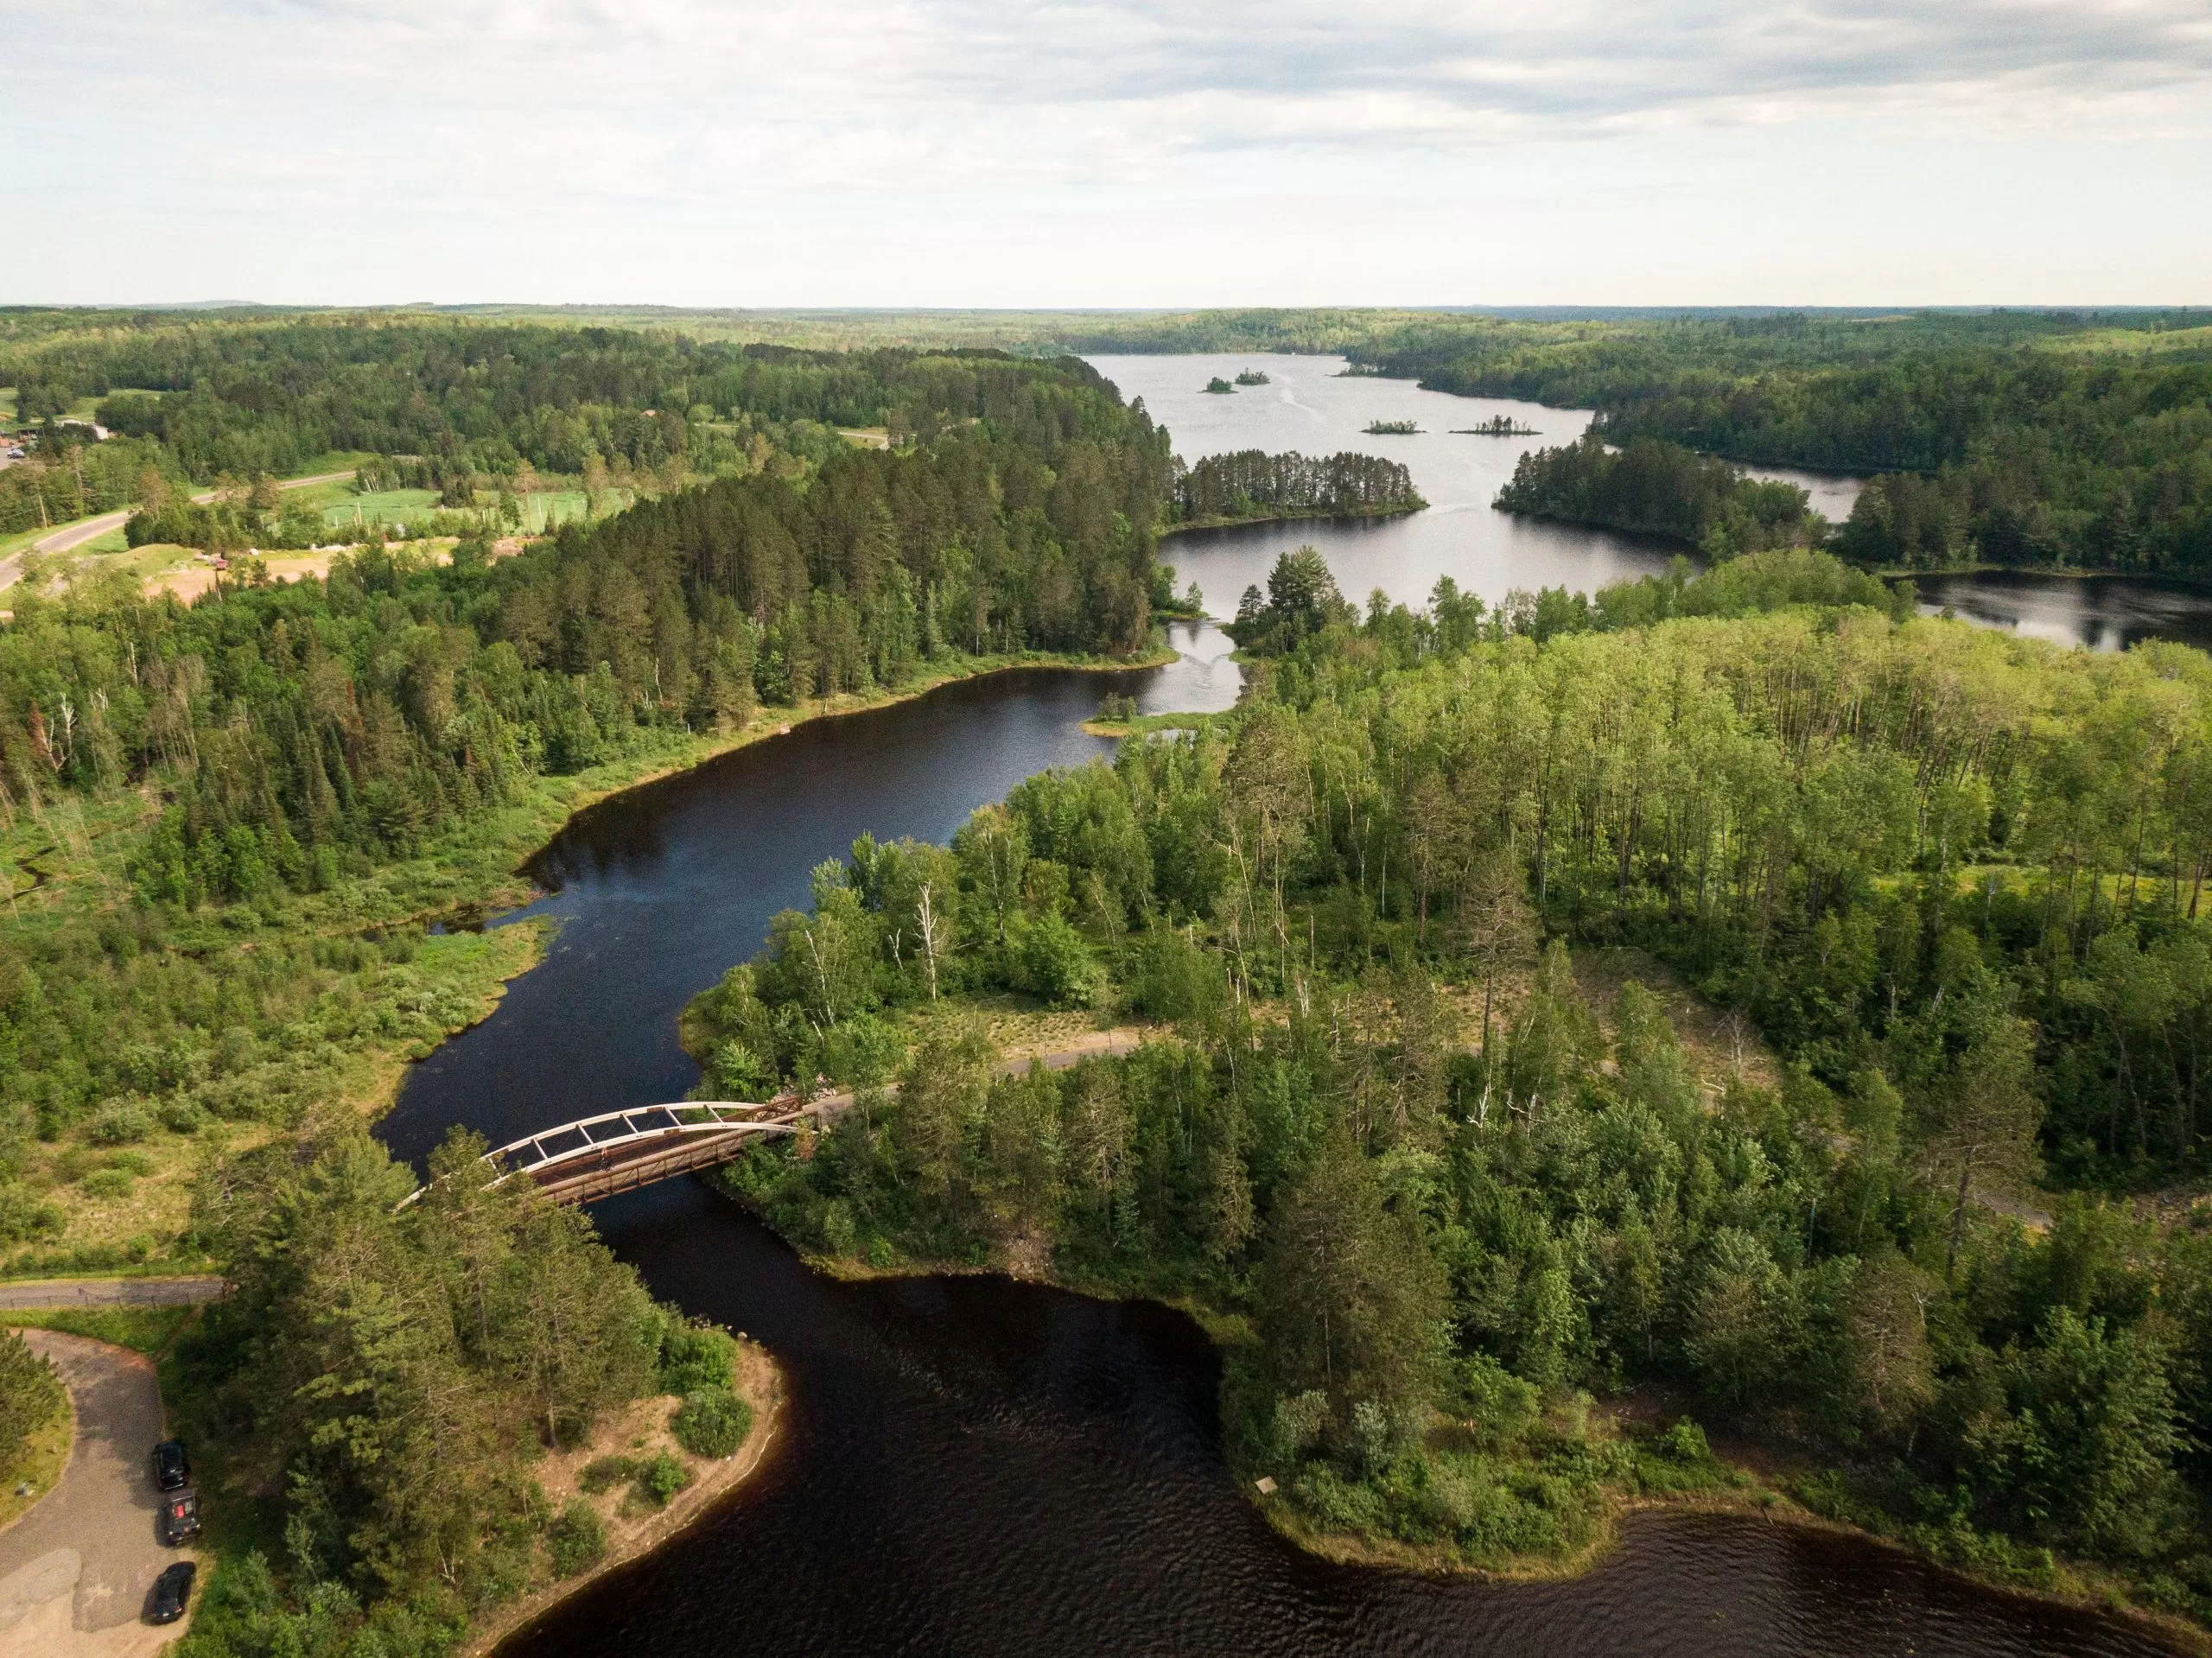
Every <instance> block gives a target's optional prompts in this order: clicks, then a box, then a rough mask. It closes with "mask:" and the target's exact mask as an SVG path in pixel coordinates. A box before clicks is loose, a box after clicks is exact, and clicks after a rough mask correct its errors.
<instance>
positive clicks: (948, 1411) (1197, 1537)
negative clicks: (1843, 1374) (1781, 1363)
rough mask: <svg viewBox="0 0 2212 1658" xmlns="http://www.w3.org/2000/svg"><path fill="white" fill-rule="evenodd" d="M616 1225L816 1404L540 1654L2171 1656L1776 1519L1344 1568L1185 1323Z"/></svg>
mask: <svg viewBox="0 0 2212 1658" xmlns="http://www.w3.org/2000/svg"><path fill="white" fill-rule="evenodd" d="M596 1214H597V1217H598V1218H599V1221H600V1223H601V1226H602V1228H603V1229H605V1232H606V1235H607V1237H608V1238H609V1239H610V1240H611V1241H612V1242H613V1243H614V1245H615V1247H616V1248H618V1249H619V1250H620V1252H621V1254H622V1255H623V1257H624V1259H626V1260H628V1261H634V1262H636V1263H637V1264H638V1266H639V1268H640V1270H642V1271H643V1272H644V1274H645V1277H646V1280H647V1281H648V1282H649V1283H650V1284H651V1285H652V1288H653V1290H654V1291H655V1293H658V1294H660V1295H663V1296H666V1297H669V1298H671V1299H675V1300H677V1302H679V1303H680V1304H681V1305H684V1306H686V1307H689V1308H691V1309H692V1310H694V1311H696V1312H701V1313H703V1314H705V1315H707V1316H709V1317H710V1318H717V1319H720V1320H722V1321H724V1322H726V1323H728V1324H731V1325H733V1326H734V1327H735V1328H738V1329H741V1330H745V1331H749V1332H751V1333H752V1334H753V1335H755V1336H758V1337H760V1338H761V1339H762V1340H764V1341H766V1343H767V1344H768V1345H769V1347H770V1348H771V1349H772V1350H773V1351H774V1352H775V1353H776V1355H777V1356H778V1358H779V1361H780V1362H781V1363H783V1364H784V1365H785V1367H786V1372H787V1375H789V1377H790V1380H791V1391H792V1394H793V1395H794V1397H795V1400H796V1409H795V1411H794V1413H793V1420H791V1423H790V1425H789V1427H788V1430H787V1434H788V1437H787V1438H786V1439H785V1441H784V1442H783V1444H782V1445H781V1447H780V1449H779V1452H777V1453H776V1455H775V1456H774V1458H772V1461H771V1464H770V1466H769V1467H768V1469H767V1470H766V1477H765V1478H764V1479H763V1480H762V1482H761V1483H760V1484H759V1485H758V1486H757V1487H756V1488H755V1489H753V1490H748V1491H744V1492H741V1493H740V1494H739V1495H738V1496H737V1497H736V1498H735V1500H734V1502H732V1503H731V1504H730V1506H728V1508H726V1509H722V1510H721V1511H720V1512H719V1513H718V1514H716V1515H715V1516H713V1517H712V1518H711V1519H710V1520H709V1521H707V1522H705V1523H703V1524H702V1525H701V1526H699V1527H698V1528H696V1529H694V1530H693V1531H692V1532H690V1534H686V1535H684V1536H683V1537H682V1538H680V1539H678V1540H677V1541H675V1542H674V1543H672V1544H671V1545H670V1546H669V1547H667V1548H666V1549H664V1551H663V1552H661V1553H658V1554H657V1555H655V1556H652V1557H651V1558H649V1559H647V1560H643V1561H640V1562H639V1563H638V1564H637V1565H636V1566H633V1567H632V1568H630V1569H628V1570H627V1571H626V1572H622V1573H621V1574H620V1575H619V1576H617V1577H615V1578H613V1579H610V1580H609V1581H608V1582H607V1583H605V1584H604V1585H598V1586H596V1587H594V1589H592V1590H590V1591H586V1592H585V1593H584V1594H583V1595H582V1596H580V1597H579V1598H577V1599H576V1600H575V1601H573V1602H571V1603H570V1604H568V1605H567V1606H565V1607H563V1608H560V1609H558V1610H556V1612H555V1613H554V1614H553V1615H552V1616H551V1617H548V1618H547V1619H546V1620H544V1621H543V1623H541V1624H539V1625H538V1626H537V1628H536V1629H532V1630H531V1631H528V1632H526V1633H525V1635H524V1636H523V1637H522V1638H521V1639H520V1640H519V1641H518V1642H516V1643H515V1644H514V1645H513V1647H512V1648H511V1650H512V1651H513V1652H516V1653H518V1654H528V1655H530V1658H569V1655H577V1658H582V1655H593V1658H597V1655H600V1654H605V1653H640V1654H643V1653H651V1654H655V1655H664V1658H715V1655H720V1654H722V1653H726V1652H737V1653H771V1654H785V1653H789V1654H800V1653H804V1654H806V1655H809V1658H828V1655H845V1654H850V1655H855V1658H861V1655H866V1658H874V1655H879V1654H885V1653H909V1654H931V1655H934V1654H967V1653H973V1654H989V1655H993V1658H1000V1655H1004V1658H1031V1655H1034V1658H1063V1655H1071V1654H1083V1655H1088V1654H1115V1655H1120V1654H1160V1655H1176V1658H1185V1655H1212V1654H1220V1655H1224V1658H1226V1655H1232V1654H1234V1655H1248V1654H1275V1655H1285V1658H1304V1655H1313V1658H1323V1655H1328V1658H1336V1655H1377V1658H1380V1655H1391V1658H1396V1655H1438V1658H1442V1655H1458V1654H1467V1655H1475V1654H1484V1655H1489V1654H1497V1655H1508V1654H1511V1655H1522V1658H1674V1655H1680V1658H1796V1655H1831V1654H1833V1655H1839V1658H1840V1655H1852V1658H1889V1655H1898V1658H1902V1655H1906V1654H1916V1655H1930V1658H1995V1655H1999V1654H2002V1655H2006V1658H2014V1655H2018V1658H2059V1655H2069V1658H2139V1655H2148V1654H2151V1653H2152V1652H2155V1651H2156V1650H2157V1649H2158V1648H2155V1647H2154V1646H2153V1645H2152V1644H2151V1643H2149V1642H2145V1641H2143V1640H2142V1639H2140V1638H2139V1637H2137V1636H2134V1635H2133V1634H2132V1633H2130V1632H2129V1631H2128V1630H2126V1629H2123V1628H2121V1627H2120V1626H2119V1625H2117V1624H2115V1623H2113V1622H2111V1621H2110V1620H2107V1619H2103V1618H2099V1617H2093V1616H2089V1615H2086V1614H2081V1613H2073V1612H2066V1611H2059V1610H2052V1609H2049V1608H2044V1607H2039V1606H2037V1605H2034V1604H2030V1603H2027V1602H2024V1601H2019V1600H2014V1599H2010V1598H2003V1597H1999V1596H1996V1595H1992V1594H1989V1593H1986V1592H1985V1591H1980V1590H1978V1589H1975V1588H1974V1587H1973V1586H1972V1585H1967V1584H1965V1583H1962V1582H1960V1581H1959V1580H1957V1579H1952V1578H1949V1577H1947V1576H1945V1575H1944V1574H1942V1573H1941V1572H1936V1571H1933V1570H1931V1569H1929V1567H1926V1566H1922V1565H1920V1564H1919V1563H1917V1562H1916V1561H1913V1560H1909V1559H1907V1558H1905V1557H1904V1556H1902V1555H1899V1554H1895V1553H1889V1552H1887V1551H1885V1550H1881V1549H1878V1548H1875V1547H1872V1546H1870V1545H1866V1544H1861V1543H1858V1542H1854V1541H1852V1540H1847V1539H1835V1538H1828V1537H1823V1536H1819V1535H1815V1534H1808V1533H1804V1532H1799V1531H1796V1530H1793V1529H1791V1528H1786V1527H1777V1526H1772V1525H1769V1524H1767V1523H1765V1522H1764V1521H1759V1520H1747V1519H1739V1518H1717V1517H1700V1516H1670V1517H1660V1516H1653V1517H1649V1518H1647V1519H1644V1520H1642V1521H1637V1522H1636V1523H1634V1524H1632V1525H1631V1526H1630V1528H1628V1532H1627V1534H1626V1537H1625V1540H1624V1545H1623V1547H1621V1548H1620V1549H1619V1550H1618V1551H1617V1552H1616V1553H1614V1554H1613V1555H1612V1556H1611V1558H1609V1559H1608V1560H1606V1561H1605V1562H1604V1563H1603V1564H1602V1565H1601V1566H1599V1568H1598V1569H1597V1570H1596V1571H1594V1572H1592V1573H1591V1574H1590V1575H1588V1576H1587V1577H1585V1578H1581V1579H1574V1580H1572V1581H1567V1582H1561V1583H1550V1584H1526V1585H1509V1584H1491V1583H1483V1582H1478V1581H1474V1580H1471V1579H1465V1578H1456V1579H1439V1578H1428V1577H1421V1576H1416V1575H1414V1574H1412V1573H1409V1572H1393V1571H1376V1570H1369V1569H1363V1568H1357V1567H1349V1566H1332V1565H1331V1564H1330V1563H1328V1562H1326V1561H1325V1560H1319V1559H1316V1558H1315V1557H1313V1556H1312V1555H1308V1554H1306V1553H1301V1552H1300V1551H1299V1550H1298V1549H1295V1548H1294V1547H1291V1546H1290V1545H1289V1544H1288V1543H1287V1542H1285V1541H1284V1540H1282V1539H1281V1538H1279V1537H1277V1536H1276V1535H1275V1534H1274V1533H1273V1532H1272V1531H1270V1530H1269V1529H1268V1525H1267V1523H1266V1521H1265V1520H1264V1519H1263V1518H1262V1515H1260V1513H1259V1511H1258V1510H1257V1509H1255V1508H1254V1507H1253V1506H1252V1505H1251V1504H1250V1503H1249V1502H1246V1501H1245V1500H1244V1498H1243V1496H1242V1495H1241V1494H1240V1493H1239V1492H1238V1491H1237V1490H1236V1487H1235V1485H1234V1484H1233V1483H1231V1481H1230V1477H1229V1471H1228V1468H1227V1466H1226V1464H1224V1459H1223V1455H1222V1447H1221V1435H1220V1429H1219V1426H1218V1423H1217V1415H1216V1405H1215V1401H1216V1398H1217V1386H1218V1376H1219V1369H1218V1360H1217V1357H1216V1356H1215V1354H1214V1352H1213V1350H1212V1349H1211V1346H1210V1345H1209V1344H1207V1343H1206V1341H1205V1338H1204V1337H1203V1336H1202V1335H1201V1334H1200V1332H1199V1331H1198V1329H1197V1328H1196V1327H1195V1326H1194V1325H1193V1324H1192V1323H1191V1322H1190V1321H1189V1320H1188V1319H1186V1318H1183V1317H1182V1316H1181V1315H1180V1314H1179V1313H1175V1312H1170V1311H1168V1310H1167V1309H1166V1308H1163V1307H1159V1306H1154V1305H1145V1304H1141V1303H1139V1304H1113V1303H1106V1302H1099V1301H1092V1300H1088V1299H1084V1298H1082V1297H1078V1296H1073V1295H1068V1294H1065V1293H1060V1292H1058V1291H1053V1290H1046V1289H1041V1288H1039V1287H1036V1286H1030V1285H1020V1284H1014V1283H1009V1282H1007V1280H1002V1279H995V1278H957V1279H925V1280H892V1281H885V1282H877V1283H868V1284H842V1283H838V1282H836V1281H835V1280H829V1279H826V1278H823V1277H821V1276H820V1275H818V1274H814V1273H810V1272H809V1271H807V1270H806V1269H805V1267H804V1265H803V1264H801V1263H800V1262H799V1261H798V1260H797V1259H796V1258H795V1257H794V1256H793V1255H791V1251H790V1250H789V1249H787V1248H785V1247H784V1246H783V1245H782V1244H780V1243H779V1242H776V1241H775V1240H774V1239H773V1238H772V1237H770V1236H767V1235H766V1233H764V1232H763V1231H762V1229H760V1227H759V1226H758V1225H756V1224H755V1223H753V1222H751V1221H749V1220H747V1219H746V1218H744V1217H741V1216H740V1215H738V1214H737V1213H735V1212H734V1210H732V1209H731V1208H730V1207H729V1206H728V1205H727V1204H724V1203H723V1202H722V1201H721V1200H720V1199H718V1198H716V1197H713V1196H711V1195H710V1194H709V1193H708V1192H707V1191H705V1190H704V1189H703V1188H702V1187H699V1186H696V1185H676V1186H671V1187H663V1188H660V1189H658V1191H648V1192H641V1193H638V1194H635V1195H633V1196H632V1197H624V1198H619V1199H615V1200H613V1201H611V1202H609V1203H607V1204H602V1205H601V1206H600V1208H599V1209H598V1210H597V1211H596Z"/></svg>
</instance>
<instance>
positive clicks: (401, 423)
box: [0, 314, 1103, 534]
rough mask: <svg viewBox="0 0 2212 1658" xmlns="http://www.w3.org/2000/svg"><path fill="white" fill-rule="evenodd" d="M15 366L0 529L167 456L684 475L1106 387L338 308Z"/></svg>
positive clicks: (180, 467) (473, 471) (84, 348)
mask: <svg viewBox="0 0 2212 1658" xmlns="http://www.w3.org/2000/svg"><path fill="white" fill-rule="evenodd" d="M0 384H14V385H15V386H16V395H17V401H18V405H19V410H20V412H21V413H22V416H24V417H25V418H26V419H40V418H44V419H46V420H47V421H48V425H47V426H46V428H45V429H44V431H45V432H46V433H48V434H51V436H50V437H49V438H48V439H47V440H46V441H43V442H42V443H41V451H40V454H38V455H37V456H35V457H34V460H35V464H31V465H26V466H19V467H10V468H8V469H7V470H6V471H5V472H0V534H4V533H7V532H10V531H12V530H22V529H28V528H31V527H34V526H35V525H38V524H41V523H45V522H48V521H54V522H60V521H62V520H64V519H66V518H71V517H76V516H81V512H82V511H102V510H105V509H108V508H111V507H114V506H119V505H127V504H129V503H130V502H132V501H134V500H137V499H141V495H140V487H141V480H142V477H143V475H144V474H145V473H148V472H149V471H150V472H152V473H155V474H156V475H157V476H159V477H165V478H167V479H168V480H169V481H170V483H171V484H172V485H174V484H175V483H176V482H180V481H181V480H187V479H189V480H196V481H199V482H202V483H213V482H215V481H217V480H223V479H238V480H251V479H254V478H257V477H262V476H270V475H273V476H277V477H283V476H287V475H289V474H292V473H298V472H300V471H302V469H303V468H304V467H306V466H307V465H308V463H310V462H311V461H315V459H316V458H318V457H321V456H323V455H326V454H334V453H336V454H356V453H365V454H376V455H385V456H407V457H412V458H413V463H414V465H415V466H416V467H417V468H418V469H421V468H427V469H428V470H429V473H430V474H431V476H430V478H429V481H430V482H432V484H433V486H445V485H446V484H448V483H449V482H452V481H453V480H456V479H459V480H466V479H467V478H469V477H470V476H472V475H480V476H483V477H486V478H495V477H496V478H511V477H512V476H514V475H515V474H516V473H518V471H521V470H523V469H524V468H525V467H530V468H535V469H537V470H538V471H540V472H543V473H556V474H562V475H575V476H581V475H583V474H586V473H589V472H590V471H591V470H592V469H593V468H594V467H621V468H623V469H625V470H626V471H628V472H632V473H639V474H643V475H647V476H652V477H656V478H661V479H664V480H666V481H667V483H668V484H669V485H670V486H674V485H678V484H681V483H682V482H683V480H684V479H685V478H686V477H699V476H710V475H715V474H718V473H731V472H736V473H743V472H747V471H753V470H758V469H759V468H760V462H761V461H762V460H763V459H764V458H765V457H764V448H763V446H770V447H783V448H791V443H790V442H789V441H787V440H788V436H789V432H790V429H792V428H801V429H806V430H809V431H820V432H823V433H826V431H827V429H829V428H832V427H882V428H885V429H887V432H888V433H889V434H890V435H891V436H892V438H893V441H894V442H904V441H907V440H910V439H918V440H920V441H925V442H927V441H934V439H935V438H936V437H937V436H938V435H939V434H940V433H941V432H942V431H944V430H946V429H949V428H951V427H954V426H957V425H961V424H963V423H965V422H970V421H975V420H978V419H984V420H988V421H991V422H995V423H999V424H1007V423H1013V424H1019V423H1020V422H1036V421H1038V420H1039V419H1042V420H1045V421H1046V422H1049V421H1050V419H1051V418H1052V416H1048V415H1040V414H1039V410H1038V405H1039V399H1040V397H1042V396H1044V395H1046V394H1044V393H1043V392H1042V391H1041V388H1043V387H1045V386H1047V385H1052V386H1059V387H1062V388H1063V389H1065V391H1069V392H1071V393H1072V392H1076V391H1077V389H1078V388H1088V389H1090V390H1096V388H1097V387H1098V386H1099V385H1100V384H1103V383H1102V382H1099V381H1098V379H1097V377H1096V375H1094V374H1091V373H1090V371H1089V370H1087V369H1085V368H1084V367H1083V365H1081V364H1080V363H1077V362H1074V361H1073V360H1072V359H1060V360H1059V362H1058V366H1056V367H1052V368H1049V369H1048V368H1047V367H1046V365H1044V364H1042V363H1039V362H1037V361H1034V360H1031V361H1027V362H1017V361H1015V360H1014V359H1009V358H1007V357H1005V356H1003V355H1002V354H1001V353H994V352H968V353H950V354H945V355H930V354H925V353H916V352H912V351H900V350H884V351H874V352H867V353H852V354H841V353H825V352H807V351H798V350H794V349H790V348H786V347H783V346H727V345H704V344H700V343H698V342H696V341H694V340H688V339H686V338H684V337H683V336H681V335H678V334H639V333H631V332H624V331H618V330H613V329H605V328H585V329H572V328H556V327H541V326H525V325H513V324H508V325H493V324H477V323H461V322H453V321H435V322H432V321H423V320H422V319H419V318H411V317H404V316H402V317H391V316H376V315H337V314H331V315H316V316H310V317H299V318H286V319H282V320H278V321H237V320H219V321H186V320H180V319H179V318H177V317H176V316H174V315H149V316H147V317H144V318H142V319H139V321H138V324H137V326H116V327H84V326H80V327H78V328H76V329H73V330H71V331H67V332H59V333H54V334H46V335H42V336H41V337H38V338H35V339H32V340H27V341H24V342H22V343H20V344H11V343H10V341H9V340H7V338H6V336H4V335H0ZM86 398H97V399H99V401H98V402H97V403H96V404H95V412H96V418H97V419H98V420H99V422H100V423H101V424H102V425H104V426H105V427H107V428H109V429H111V430H113V431H115V432H117V433H118V434H120V435H121V438H122V439H127V440H129V442H127V443H124V442H120V441H118V442H110V443H105V444H98V445H91V446H86V445H85V444H84V443H83V442H81V441H79V440H80V439H81V438H82V437H85V436H89V433H86V432H85V431H84V429H82V428H81V427H79V428H75V429H73V428H72V427H71V426H70V425H68V424H67V423H59V424H57V423H54V422H53V421H52V416H53V415H54V414H55V413H58V412H60V411H61V410H66V409H67V408H69V407H71V406H72V405H73V403H76V402H77V401H79V400H80V399H86ZM756 437H757V438H759V439H760V441H759V442H757V443H756V442H755V441H754V439H755V438H756ZM801 447H804V444H802V446H801ZM80 472H81V473H84V474H85V475H84V477H83V478H82V479H81V480H80V478H79V473H80ZM42 515H43V516H42Z"/></svg>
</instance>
